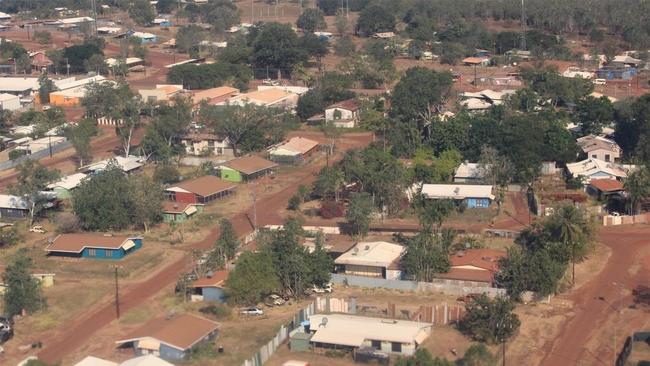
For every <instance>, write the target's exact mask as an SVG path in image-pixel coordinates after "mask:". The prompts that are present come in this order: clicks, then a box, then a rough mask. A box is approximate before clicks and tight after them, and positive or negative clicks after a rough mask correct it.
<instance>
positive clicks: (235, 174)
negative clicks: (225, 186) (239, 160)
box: [220, 167, 244, 183]
mask: <svg viewBox="0 0 650 366" xmlns="http://www.w3.org/2000/svg"><path fill="white" fill-rule="evenodd" d="M220 177H221V179H223V180H227V181H230V182H235V183H239V182H241V181H243V180H244V177H242V175H241V173H240V172H239V171H237V170H234V169H230V168H227V167H222V168H221V176H220Z"/></svg>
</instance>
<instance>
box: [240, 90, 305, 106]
mask: <svg viewBox="0 0 650 366" xmlns="http://www.w3.org/2000/svg"><path fill="white" fill-rule="evenodd" d="M292 95H294V94H293V93H291V92H288V91H284V90H282V89H280V88H270V89H264V90H256V91H252V92H249V93H246V94H242V95H240V96H239V97H237V99H238V100H246V99H248V100H254V101H259V102H262V103H265V104H271V103H276V102H278V101H279V100H282V99H284V98H287V97H290V96H292Z"/></svg>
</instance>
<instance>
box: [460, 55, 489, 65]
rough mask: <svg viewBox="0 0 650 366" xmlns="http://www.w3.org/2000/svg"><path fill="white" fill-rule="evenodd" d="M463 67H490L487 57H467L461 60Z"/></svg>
mask: <svg viewBox="0 0 650 366" xmlns="http://www.w3.org/2000/svg"><path fill="white" fill-rule="evenodd" d="M463 64H465V66H490V58H489V57H474V56H471V57H467V58H464V59H463Z"/></svg>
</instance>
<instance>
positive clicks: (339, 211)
mask: <svg viewBox="0 0 650 366" xmlns="http://www.w3.org/2000/svg"><path fill="white" fill-rule="evenodd" d="M320 215H321V217H323V218H324V219H332V218H335V217H343V216H344V215H345V206H344V205H343V203H341V202H336V201H330V200H327V201H323V203H321V205H320Z"/></svg>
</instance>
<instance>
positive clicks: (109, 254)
mask: <svg viewBox="0 0 650 366" xmlns="http://www.w3.org/2000/svg"><path fill="white" fill-rule="evenodd" d="M104 255H105V256H106V257H112V256H113V251H112V250H110V249H106V251H105V252H104Z"/></svg>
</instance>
